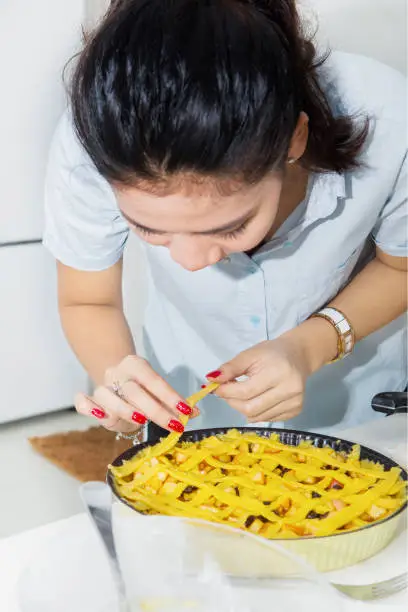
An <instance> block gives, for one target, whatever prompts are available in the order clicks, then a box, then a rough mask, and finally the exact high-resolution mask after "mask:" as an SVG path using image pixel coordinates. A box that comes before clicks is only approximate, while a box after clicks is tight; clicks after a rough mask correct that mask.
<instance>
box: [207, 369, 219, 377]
mask: <svg viewBox="0 0 408 612" xmlns="http://www.w3.org/2000/svg"><path fill="white" fill-rule="evenodd" d="M221 374H222V372H221V370H214V372H210V373H209V374H207V378H218V377H219V376H221Z"/></svg>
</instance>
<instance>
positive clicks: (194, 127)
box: [71, 0, 369, 183]
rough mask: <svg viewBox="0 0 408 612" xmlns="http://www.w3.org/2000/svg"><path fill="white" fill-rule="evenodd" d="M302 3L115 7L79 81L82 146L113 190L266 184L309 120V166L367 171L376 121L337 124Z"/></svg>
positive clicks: (76, 104)
mask: <svg viewBox="0 0 408 612" xmlns="http://www.w3.org/2000/svg"><path fill="white" fill-rule="evenodd" d="M323 61H324V59H321V60H319V59H318V58H317V55H316V51H315V48H314V46H313V44H312V42H311V41H310V40H309V39H308V38H307V37H306V35H305V34H304V33H303V30H302V25H301V22H300V18H299V15H298V13H297V10H296V2H295V0H116V1H114V2H112V4H111V8H110V10H109V11H108V13H107V15H106V16H105V18H104V19H103V20H102V22H101V23H100V25H99V26H98V27H97V29H96V30H95V31H94V32H93V33H92V34H91V36H90V37H89V39H88V40H87V41H86V44H85V48H84V50H83V51H82V53H81V54H80V56H79V60H78V63H77V66H76V68H75V71H74V74H73V79H72V91H71V102H72V112H73V120H74V125H75V129H76V132H77V134H78V137H79V139H80V141H81V143H82V145H83V146H84V148H85V149H86V151H87V152H88V154H89V156H90V157H91V159H92V161H93V162H94V164H95V166H96V168H97V169H98V171H99V172H100V173H101V174H102V175H103V176H104V177H105V178H107V179H108V180H111V181H117V182H123V183H129V182H137V181H138V180H144V181H149V182H155V181H158V180H163V179H165V178H166V177H168V176H169V175H174V174H177V173H184V172H187V173H193V174H197V175H200V176H203V177H207V176H209V177H232V176H234V177H239V178H240V179H242V180H245V181H256V180H259V179H260V178H262V177H263V176H264V175H265V174H266V173H267V172H268V171H270V170H272V169H276V168H282V167H283V165H284V163H285V160H286V157H287V154H288V149H289V144H290V140H291V137H292V135H293V132H294V129H295V127H296V124H297V121H298V118H299V114H300V112H301V111H304V112H305V113H306V114H307V115H308V116H309V122H310V123H309V125H310V136H309V142H308V146H307V150H306V152H305V155H304V157H303V159H302V163H303V164H304V165H305V166H306V167H308V168H310V169H312V170H315V171H320V172H327V171H335V172H343V171H346V170H349V169H352V168H355V167H358V166H359V153H360V151H361V148H362V146H363V144H364V142H365V139H366V136H367V133H368V129H369V123H368V120H365V121H363V123H362V124H360V123H359V122H358V121H357V118H355V117H352V116H346V115H341V116H335V115H334V114H333V111H332V109H331V108H330V104H329V101H328V99H327V97H326V94H325V93H324V91H323V89H322V87H321V85H320V83H319V79H318V69H319V67H320V66H321V64H322V63H323Z"/></svg>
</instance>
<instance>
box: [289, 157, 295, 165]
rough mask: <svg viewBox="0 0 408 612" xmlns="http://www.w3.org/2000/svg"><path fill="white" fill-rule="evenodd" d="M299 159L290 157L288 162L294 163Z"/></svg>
mask: <svg viewBox="0 0 408 612" xmlns="http://www.w3.org/2000/svg"><path fill="white" fill-rule="evenodd" d="M296 161H297V159H296V157H288V160H287V163H288V164H294V163H295V162H296Z"/></svg>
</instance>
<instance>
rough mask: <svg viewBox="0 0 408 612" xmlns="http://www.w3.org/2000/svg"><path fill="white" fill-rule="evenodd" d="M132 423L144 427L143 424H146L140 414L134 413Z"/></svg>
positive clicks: (143, 416)
mask: <svg viewBox="0 0 408 612" xmlns="http://www.w3.org/2000/svg"><path fill="white" fill-rule="evenodd" d="M132 421H134V422H135V423H138V424H139V425H145V423H147V419H146V417H145V415H144V414H141V413H140V412H134V413H133V414H132Z"/></svg>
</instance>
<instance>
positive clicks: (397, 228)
mask: <svg viewBox="0 0 408 612" xmlns="http://www.w3.org/2000/svg"><path fill="white" fill-rule="evenodd" d="M407 192H408V160H407V154H405V157H404V160H403V163H402V165H401V168H400V171H399V173H398V177H397V180H396V182H395V185H394V189H393V191H392V193H391V195H390V197H389V198H388V200H387V202H386V204H385V206H384V208H383V209H382V211H381V214H380V216H379V217H378V221H377V223H376V225H375V227H374V229H373V237H374V240H375V243H376V245H377V246H378V247H379V248H380V249H381V250H382V251H384V253H387V254H388V255H393V256H395V257H408V200H407Z"/></svg>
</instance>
